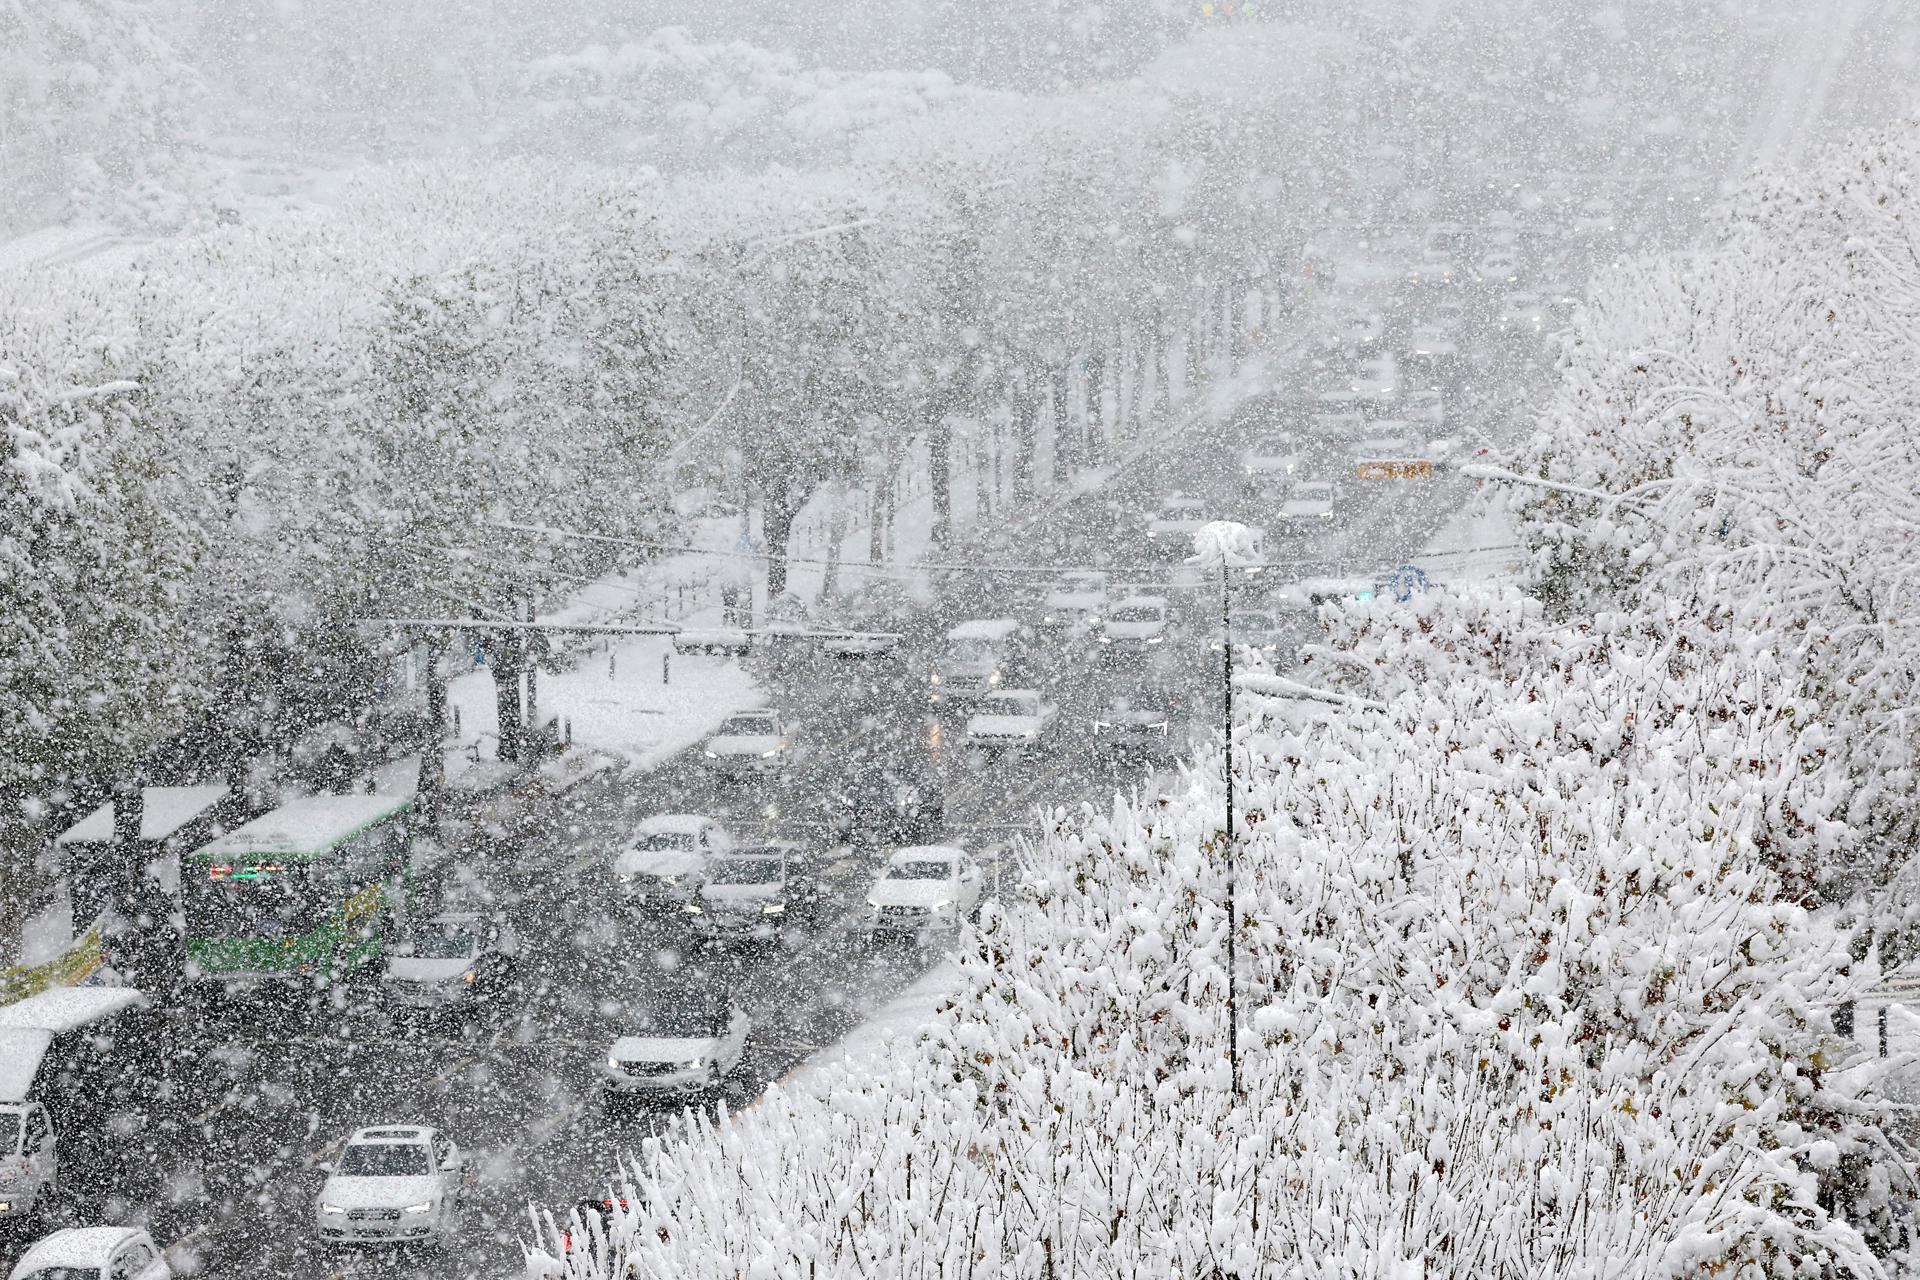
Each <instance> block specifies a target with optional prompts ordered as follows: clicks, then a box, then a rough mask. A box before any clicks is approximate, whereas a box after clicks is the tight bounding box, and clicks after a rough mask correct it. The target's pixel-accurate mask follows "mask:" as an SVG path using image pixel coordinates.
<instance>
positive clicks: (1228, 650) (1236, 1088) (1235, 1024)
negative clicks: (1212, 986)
mask: <svg viewBox="0 0 1920 1280" xmlns="http://www.w3.org/2000/svg"><path fill="white" fill-rule="evenodd" d="M1232 617H1233V570H1232V569H1231V568H1230V567H1229V566H1228V564H1227V559H1226V557H1224V556H1223V557H1221V560H1220V688H1221V697H1222V701H1223V704H1224V707H1223V709H1224V713H1225V715H1226V728H1227V1072H1228V1075H1229V1076H1230V1078H1231V1081H1232V1089H1233V1096H1234V1097H1235V1098H1238V1097H1239V1096H1240V1010H1239V1007H1238V1006H1237V1004H1236V1003H1235V996H1236V995H1237V994H1238V993H1237V990H1236V975H1237V974H1238V972H1239V966H1238V965H1237V964H1235V963H1234V934H1236V933H1238V932H1239V931H1240V919H1239V915H1238V913H1237V911H1236V909H1235V904H1234V888H1235V886H1234V871H1235V865H1234V864H1235V863H1236V862H1237V861H1238V859H1237V858H1236V857H1235V855H1234V838H1233V836H1234V832H1233V624H1232Z"/></svg>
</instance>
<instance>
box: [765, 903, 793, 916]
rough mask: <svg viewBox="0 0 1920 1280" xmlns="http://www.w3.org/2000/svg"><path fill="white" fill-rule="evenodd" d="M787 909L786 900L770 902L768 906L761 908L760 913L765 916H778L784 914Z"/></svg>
mask: <svg viewBox="0 0 1920 1280" xmlns="http://www.w3.org/2000/svg"><path fill="white" fill-rule="evenodd" d="M786 909H787V904H786V903H784V902H769V903H768V904H767V905H766V906H764V907H762V908H760V914H761V915H763V916H777V915H781V914H783V913H784V912H785V911H786Z"/></svg>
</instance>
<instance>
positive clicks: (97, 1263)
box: [13, 1227, 140, 1276]
mask: <svg viewBox="0 0 1920 1280" xmlns="http://www.w3.org/2000/svg"><path fill="white" fill-rule="evenodd" d="M139 1234H140V1233H139V1232H138V1231H135V1230H134V1229H133V1228H132V1227H68V1228H66V1229H65V1230H64V1231H56V1232H54V1233H53V1234H52V1235H50V1236H47V1237H46V1238H44V1239H42V1240H41V1241H40V1242H39V1243H38V1244H36V1245H34V1246H33V1248H31V1249H29V1250H27V1256H26V1257H24V1258H22V1259H20V1261H19V1262H18V1263H16V1264H15V1266H14V1268H13V1272H14V1274H15V1275H19V1276H27V1275H32V1274H33V1273H34V1272H36V1271H44V1270H46V1269H48V1268H50V1267H73V1268H75V1269H77V1270H81V1271H98V1270H100V1269H101V1268H102V1267H105V1266H106V1265H107V1260H108V1259H109V1258H111V1257H112V1256H113V1251H114V1250H115V1249H117V1248H119V1247H120V1245H121V1244H122V1243H123V1242H124V1241H125V1240H126V1239H127V1238H128V1237H129V1236H137V1235H139Z"/></svg>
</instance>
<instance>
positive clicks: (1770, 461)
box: [1513, 125, 1920, 897]
mask: <svg viewBox="0 0 1920 1280" xmlns="http://www.w3.org/2000/svg"><path fill="white" fill-rule="evenodd" d="M1916 160H1920V126H1915V125H1905V126H1901V127H1899V128H1897V129H1893V130H1890V131H1888V132H1885V133H1881V134H1877V135H1873V136H1869V137H1866V138H1863V139H1860V140H1858V141H1855V142H1853V143H1851V144H1849V145H1846V146H1843V147H1840V148H1837V149H1836V150H1834V151H1833V152H1831V153H1830V154H1828V155H1827V156H1826V157H1825V158H1824V160H1823V161H1822V162H1820V163H1819V164H1817V165H1815V166H1813V167H1812V168H1810V169H1809V170H1807V171H1805V172H1801V173H1793V174H1778V175H1771V176H1768V177H1765V178H1762V179H1758V180H1756V181H1755V183H1754V184H1753V185H1752V186H1751V187H1750V188H1749V189H1748V190H1747V191H1746V192H1745V193H1744V194H1743V195H1742V196H1741V197H1740V198H1739V199H1738V200H1736V201H1735V203H1734V205H1733V207H1732V209H1731V211H1730V212H1729V214H1728V216H1727V218H1726V221H1725V223H1724V226H1723V228H1722V231H1721V234H1720V237H1719V238H1718V239H1717V240H1716V241H1715V242H1714V243H1712V244H1710V245H1708V246H1706V247H1704V248H1702V249H1700V250H1698V251H1695V252H1692V253H1688V254H1685V255H1679V256H1670V257H1661V258H1654V259H1650V260H1645V261H1639V262H1633V263H1627V264H1623V265H1621V266H1620V267H1617V268H1615V269H1614V270H1613V271H1612V272H1610V273H1608V274H1607V275H1605V276H1603V277H1602V278H1601V279H1600V280H1599V282H1598V283H1597V284H1596V286H1595V289H1594V292H1593V296H1592V299H1591V301H1590V302H1589V304H1588V306H1587V307H1586V309H1585V313H1584V314H1583V315H1582V316H1581V317H1580V319H1579V320H1578V322H1577V323H1576V324H1575V326H1574V327H1573V329H1572V331H1571V333H1570V335H1569V336H1568V338H1567V340H1566V345H1565V348H1564V353H1563V375H1562V380H1561V383H1560V386H1559V388H1558V390H1557V392H1556V393H1555V395H1554V397H1553V400H1552V401H1551V403H1550V404H1549V405H1548V407H1547V409H1546V411H1545V412H1544V413H1543V415H1542V417H1541V420H1540V424H1539V428H1538V430H1537V432H1536V434H1535V436H1534V437H1533V439H1532V440H1531V441H1530V442H1529V443H1528V444H1527V445H1526V447H1525V448H1524V449H1522V450H1521V451H1520V452H1519V454H1518V457H1517V459H1516V460H1515V462H1514V464H1513V465H1514V467H1515V469H1516V470H1519V471H1523V472H1525V473H1527V474H1528V475H1529V476H1530V477H1533V478H1535V487H1531V488H1528V489H1527V490H1525V492H1526V493H1527V494H1528V500H1527V501H1526V502H1524V503H1523V504H1521V505H1520V506H1519V508H1518V515H1519V517H1520V520H1521V522H1522V527H1523V531H1524V533H1525V535H1526V537H1527V538H1528V540H1529V541H1530V542H1531V543H1532V544H1533V545H1534V547H1535V548H1536V551H1537V556H1538V561H1539V565H1540V568H1541V570H1542V573H1543V581H1544V584H1545V587H1546V589H1547V592H1548V595H1549V598H1550V599H1553V600H1555V601H1556V602H1558V603H1563V604H1565V605H1566V606H1568V607H1571V608H1579V609H1592V608H1608V607H1624V608H1629V609H1632V608H1637V607H1639V606H1641V605H1642V604H1650V605H1652V606H1653V607H1655V608H1660V607H1662V604H1661V602H1664V601H1670V600H1673V601H1685V602H1687V605H1688V607H1689V608H1691V609H1693V610H1695V611H1697V612H1698V613H1700V614H1701V615H1702V616H1703V617H1704V618H1706V619H1709V620H1710V621H1711V622H1712V623H1713V624H1714V626H1715V628H1716V629H1719V630H1724V631H1728V632H1736V633H1740V634H1743V635H1745V636H1747V637H1748V639H1747V640H1746V641H1745V643H1748V644H1753V645H1759V646H1762V647H1767V648H1771V649H1772V650H1774V651H1775V652H1776V653H1778V654H1779V655H1780V659H1781V661H1782V662H1783V663H1786V664H1788V665H1790V666H1792V667H1794V668H1795V669H1797V670H1798V671H1800V672H1801V673H1802V678H1803V680H1804V681H1805V692H1806V694H1807V696H1809V697H1813V698H1815V699H1817V701H1818V704H1819V707H1820V716H1821V718H1822V719H1823V720H1824V721H1825V722H1826V723H1827V724H1828V725H1829V726H1831V728H1832V729H1833V737H1834V740H1833V741H1832V742H1831V743H1830V744H1829V745H1828V747H1827V748H1826V749H1828V750H1831V751H1833V752H1834V753H1835V754H1836V755H1837V756H1839V757H1840V759H1841V761H1842V762H1843V767H1842V769H1841V775H1842V776H1844V777H1845V778H1846V779H1847V781H1848V784H1849V786H1850V787H1851V795H1850V797H1849V800H1848V803H1847V806H1846V816H1847V818H1848V820H1849V821H1851V822H1854V823H1856V824H1858V825H1860V826H1862V827H1863V828H1869V829H1871V831H1872V834H1873V837H1874V838H1873V839H1872V840H1871V841H1870V842H1869V847H1868V849H1867V850H1866V851H1865V854H1864V856H1863V857H1862V859H1861V860H1860V861H1859V862H1856V863H1853V864H1851V865H1835V864H1831V863H1823V864H1812V865H1804V866H1794V867H1789V868H1788V870H1790V871H1791V872H1792V873H1793V874H1795V875H1796V876H1798V877H1800V878H1801V879H1802V880H1803V882H1804V883H1806V884H1808V885H1813V886H1818V887H1820V888H1822V889H1823V890H1824V891H1826V892H1827V893H1829V894H1830V895H1833V896H1842V897H1844V896H1846V894H1847V893H1849V892H1851V891H1852V890H1855V889H1858V888H1859V887H1861V886H1862V885H1873V884H1877V883H1879V882H1880V881H1882V880H1883V879H1884V876H1885V874H1886V871H1887V868H1888V866H1889V864H1890V863H1891V862H1892V861H1894V860H1895V859H1896V857H1897V856H1899V854H1898V851H1900V850H1903V849H1905V848H1909V847H1911V846H1912V844H1913V842H1914V839H1915V838H1916V835H1920V827H1916V819H1915V816H1914V814H1915V810H1914V807H1913V806H1912V804H1911V803H1910V802H1909V798H1910V797H1911V795H1912V790H1913V786H1914V781H1915V777H1916V774H1915V759H1916V752H1917V751H1920V724H1917V723H1916V721H1915V720H1914V717H1913V714H1912V708H1913V706H1914V705H1915V702H1916V699H1917V698H1920V628H1916V627H1915V626H1914V617H1915V615H1916V613H1917V612H1920V579H1916V577H1915V575H1914V572H1913V548H1914V545H1915V531H1916V526H1915V515H1916V511H1917V510H1920V506H1917V505H1916V504H1917V502H1920V499H1917V498H1916V495H1920V437H1917V436H1916V434H1915V432H1914V429H1913V420H1914V415H1915V413H1916V412H1920V365H1916V363H1915V362H1914V361H1913V360H1912V358H1911V336H1910V335H1911V332H1912V328H1913V324H1914V321H1915V319H1916V318H1917V317H1920V281H1917V280H1916V278H1915V277H1914V275H1913V273H1912V269H1911V268H1912V255H1911V249H1910V246H1911V243H1912V239H1913V236H1914V234H1915V230H1916V222H1917V221H1920V200H1916V195H1915V191H1914V188H1913V182H1912V178H1911V174H1912V172H1913V170H1914V166H1915V162H1916ZM1540 482H1544V483H1543V484H1542V483H1540Z"/></svg>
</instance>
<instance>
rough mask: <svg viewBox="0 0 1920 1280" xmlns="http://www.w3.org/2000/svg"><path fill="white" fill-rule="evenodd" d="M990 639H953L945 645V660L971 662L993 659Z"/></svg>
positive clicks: (992, 646) (992, 647) (990, 660)
mask: <svg viewBox="0 0 1920 1280" xmlns="http://www.w3.org/2000/svg"><path fill="white" fill-rule="evenodd" d="M993 651H994V645H993V642H992V641H991V640H953V641H950V642H949V643H948V645H947V661H949V662H957V663H965V664H973V663H980V662H992V661H993Z"/></svg>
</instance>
